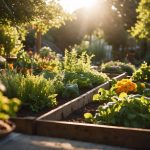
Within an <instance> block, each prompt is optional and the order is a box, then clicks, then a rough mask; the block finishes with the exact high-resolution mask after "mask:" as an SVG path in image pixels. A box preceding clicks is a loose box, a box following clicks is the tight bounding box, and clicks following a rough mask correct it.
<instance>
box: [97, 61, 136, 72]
mask: <svg viewBox="0 0 150 150" xmlns="http://www.w3.org/2000/svg"><path fill="white" fill-rule="evenodd" d="M100 70H101V71H102V72H106V73H119V74H120V73H123V72H127V73H128V75H132V74H133V73H134V72H135V70H136V68H135V66H134V65H132V64H130V63H123V62H119V61H110V62H107V63H104V64H102V65H101V67H100Z"/></svg>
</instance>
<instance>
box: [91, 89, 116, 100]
mask: <svg viewBox="0 0 150 150" xmlns="http://www.w3.org/2000/svg"><path fill="white" fill-rule="evenodd" d="M113 96H117V94H116V92H115V91H114V90H113V89H110V90H105V89H103V88H100V89H99V90H98V93H97V94H94V95H93V101H107V102H108V101H110V100H111V98H112V97H113Z"/></svg>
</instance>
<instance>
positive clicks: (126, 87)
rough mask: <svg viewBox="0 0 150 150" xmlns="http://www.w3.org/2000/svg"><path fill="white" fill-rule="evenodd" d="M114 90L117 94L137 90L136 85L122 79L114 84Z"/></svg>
mask: <svg viewBox="0 0 150 150" xmlns="http://www.w3.org/2000/svg"><path fill="white" fill-rule="evenodd" d="M115 89H116V93H117V94H120V93H121V92H125V93H128V92H135V91H136V90H137V85H136V83H134V82H132V81H131V80H130V79H122V80H121V81H118V82H117V83H116V85H115Z"/></svg>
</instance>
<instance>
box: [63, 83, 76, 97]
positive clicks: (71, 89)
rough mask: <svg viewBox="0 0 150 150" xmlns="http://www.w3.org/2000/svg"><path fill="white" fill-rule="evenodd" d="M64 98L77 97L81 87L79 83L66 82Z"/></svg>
mask: <svg viewBox="0 0 150 150" xmlns="http://www.w3.org/2000/svg"><path fill="white" fill-rule="evenodd" d="M62 96H63V97H64V98H75V97H77V96H79V88H78V85H77V84H66V86H65V89H64V92H63V93H62Z"/></svg>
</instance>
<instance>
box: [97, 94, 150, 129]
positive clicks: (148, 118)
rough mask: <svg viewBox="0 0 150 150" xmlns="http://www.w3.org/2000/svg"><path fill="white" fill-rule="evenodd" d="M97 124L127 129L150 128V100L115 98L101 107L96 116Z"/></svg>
mask: <svg viewBox="0 0 150 150" xmlns="http://www.w3.org/2000/svg"><path fill="white" fill-rule="evenodd" d="M95 122H96V123H98V124H109V125H118V126H126V127H139V128H150V99H149V98H147V97H141V96H137V95H135V96H133V95H129V96H127V95H125V96H123V97H121V96H119V97H115V98H113V102H109V103H107V104H106V105H104V106H100V107H99V108H98V110H97V113H96V114H95Z"/></svg>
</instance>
